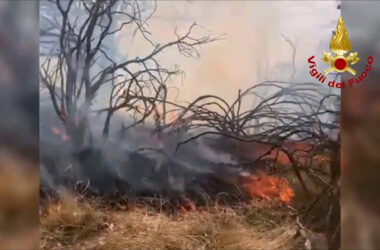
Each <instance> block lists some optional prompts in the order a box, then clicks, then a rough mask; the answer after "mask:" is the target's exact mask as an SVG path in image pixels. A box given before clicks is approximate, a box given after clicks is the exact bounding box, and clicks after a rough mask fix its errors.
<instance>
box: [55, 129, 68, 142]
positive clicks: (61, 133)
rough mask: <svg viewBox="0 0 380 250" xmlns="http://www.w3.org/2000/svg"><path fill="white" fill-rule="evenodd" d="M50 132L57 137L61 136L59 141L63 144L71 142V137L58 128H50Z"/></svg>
mask: <svg viewBox="0 0 380 250" xmlns="http://www.w3.org/2000/svg"><path fill="white" fill-rule="evenodd" d="M51 132H52V133H53V134H54V135H57V136H59V135H60V136H61V140H62V141H63V142H69V141H71V137H70V136H68V135H67V134H66V133H65V132H64V131H61V130H60V129H59V128H58V127H56V126H52V127H51Z"/></svg>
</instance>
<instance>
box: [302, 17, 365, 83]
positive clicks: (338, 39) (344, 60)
mask: <svg viewBox="0 0 380 250" xmlns="http://www.w3.org/2000/svg"><path fill="white" fill-rule="evenodd" d="M350 49H351V44H350V40H348V35H347V31H346V27H345V26H344V21H343V18H342V17H340V18H339V19H338V23H337V25H336V28H335V33H334V36H333V37H332V38H331V41H330V51H331V53H330V52H322V55H323V57H322V58H321V60H322V62H324V63H325V64H328V65H330V68H328V69H326V70H325V71H323V73H320V72H318V71H317V69H316V63H315V61H314V56H311V57H310V58H309V59H308V63H309V64H310V65H309V68H310V75H311V76H312V77H314V78H315V79H317V80H318V81H319V82H320V83H324V82H325V80H326V79H327V77H328V74H329V73H334V72H335V73H338V74H340V73H343V72H345V71H347V72H349V73H350V74H351V75H353V76H355V75H356V71H355V70H354V69H353V68H352V67H351V66H352V65H354V64H355V63H357V62H358V61H359V60H360V58H359V57H358V52H351V53H349V54H348V56H346V54H347V53H348V52H349V51H350ZM372 63H373V57H372V56H369V57H368V58H367V65H366V67H365V70H364V71H363V72H362V73H361V74H360V75H359V76H358V77H356V78H351V79H349V80H348V81H347V84H348V85H349V86H352V85H353V84H359V83H361V82H362V80H363V79H364V78H366V76H367V73H368V72H369V71H370V70H371V67H372V66H371V65H372ZM335 75H336V74H335ZM328 86H329V87H336V88H344V87H345V86H346V83H345V82H344V81H343V82H337V83H335V80H332V81H330V82H328Z"/></svg>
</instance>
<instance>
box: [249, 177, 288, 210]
mask: <svg viewBox="0 0 380 250" xmlns="http://www.w3.org/2000/svg"><path fill="white" fill-rule="evenodd" d="M243 183H244V184H243V187H244V188H245V190H246V191H247V192H248V193H249V194H250V195H251V196H252V197H259V198H263V199H266V200H279V201H281V202H283V203H285V204H289V203H290V202H291V201H292V200H293V198H294V193H293V190H292V189H291V188H290V187H289V183H288V181H287V180H285V179H283V178H279V177H275V176H269V175H267V174H265V173H264V172H259V173H258V174H257V175H250V176H248V177H244V182H243Z"/></svg>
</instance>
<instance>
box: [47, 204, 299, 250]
mask: <svg viewBox="0 0 380 250" xmlns="http://www.w3.org/2000/svg"><path fill="white" fill-rule="evenodd" d="M65 199H67V198H65ZM71 199H72V198H71ZM74 201H75V200H74ZM74 201H73V199H72V200H71V201H65V202H63V201H61V202H59V203H58V204H56V205H51V207H50V208H48V213H47V215H46V216H43V217H42V219H41V227H42V242H43V244H45V245H43V247H45V248H49V249H54V248H60V247H61V246H67V247H70V248H74V249H284V248H285V249H291V248H294V247H295V244H297V242H298V241H297V240H298V235H297V226H296V224H295V223H294V221H293V220H292V219H291V218H290V217H289V216H288V217H287V218H285V217H284V216H285V211H282V210H285V208H283V207H280V206H278V205H277V206H273V204H269V203H268V202H264V203H262V202H261V203H259V202H253V203H252V204H241V205H240V206H239V207H234V208H232V207H226V206H223V207H220V206H214V207H210V208H207V209H206V208H204V209H202V208H198V209H197V210H192V211H188V212H185V213H178V214H168V213H164V212H157V211H154V210H151V209H150V208H149V207H147V206H135V207H133V208H132V209H130V210H128V211H114V210H112V211H111V210H103V211H101V212H100V211H98V212H96V211H95V210H94V206H95V205H94V204H91V203H88V202H87V203H86V202H84V203H78V202H74ZM266 209H267V210H266ZM265 211H266V212H265ZM74 213H76V214H77V215H74ZM267 219H268V220H270V221H271V222H264V221H265V220H267ZM255 221H256V222H255ZM102 224H103V225H107V226H106V227H104V226H103V227H101V228H102V230H99V226H101V225H102ZM53 242H56V243H55V244H53ZM58 243H59V244H58Z"/></svg>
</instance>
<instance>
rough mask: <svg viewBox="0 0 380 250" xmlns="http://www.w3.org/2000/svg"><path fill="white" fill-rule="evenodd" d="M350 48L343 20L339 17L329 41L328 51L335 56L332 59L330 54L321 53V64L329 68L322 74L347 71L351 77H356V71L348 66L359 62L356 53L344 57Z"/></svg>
mask: <svg viewBox="0 0 380 250" xmlns="http://www.w3.org/2000/svg"><path fill="white" fill-rule="evenodd" d="M350 48H351V45H350V41H349V40H348V37H347V31H346V27H344V22H343V18H342V17H340V18H339V20H338V23H337V25H336V28H335V34H334V36H333V37H332V38H331V41H330V50H331V51H332V52H333V53H335V56H334V57H333V56H332V55H331V53H327V52H323V58H322V62H324V63H326V64H330V66H331V67H330V68H328V69H326V70H325V71H324V72H323V73H325V74H328V73H330V72H332V71H335V72H339V73H340V72H344V71H348V72H350V73H351V74H352V75H356V71H355V70H353V69H352V68H351V67H350V66H349V64H350V65H353V64H355V63H357V62H358V61H359V58H358V52H354V53H350V54H349V55H348V57H345V56H344V55H345V54H346V53H347V52H348V51H349V50H350Z"/></svg>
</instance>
